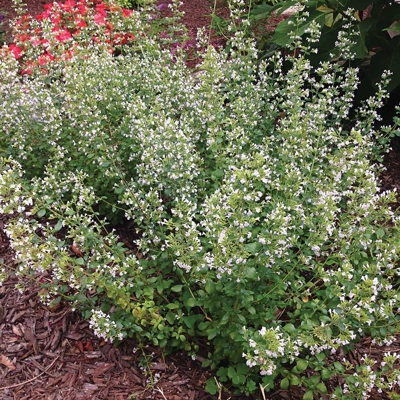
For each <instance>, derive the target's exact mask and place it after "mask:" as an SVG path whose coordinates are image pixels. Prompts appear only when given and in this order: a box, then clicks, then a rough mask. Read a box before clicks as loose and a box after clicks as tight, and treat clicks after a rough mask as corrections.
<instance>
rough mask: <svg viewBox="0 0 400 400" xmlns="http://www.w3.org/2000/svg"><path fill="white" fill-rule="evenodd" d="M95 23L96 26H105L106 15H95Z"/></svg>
mask: <svg viewBox="0 0 400 400" xmlns="http://www.w3.org/2000/svg"><path fill="white" fill-rule="evenodd" d="M93 21H94V23H95V24H96V25H104V24H105V23H106V18H105V15H103V14H101V13H97V14H95V16H94V17H93Z"/></svg>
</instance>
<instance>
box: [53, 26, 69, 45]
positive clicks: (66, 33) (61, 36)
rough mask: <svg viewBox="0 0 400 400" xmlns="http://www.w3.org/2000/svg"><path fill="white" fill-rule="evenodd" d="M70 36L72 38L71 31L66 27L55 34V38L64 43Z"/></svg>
mask: <svg viewBox="0 0 400 400" xmlns="http://www.w3.org/2000/svg"><path fill="white" fill-rule="evenodd" d="M71 38H72V35H71V32H69V31H67V30H66V29H63V30H62V31H61V32H60V33H59V34H58V35H56V39H57V40H59V41H60V42H62V43H65V42H66V41H68V40H69V39H71Z"/></svg>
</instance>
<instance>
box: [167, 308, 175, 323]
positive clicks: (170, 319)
mask: <svg viewBox="0 0 400 400" xmlns="http://www.w3.org/2000/svg"><path fill="white" fill-rule="evenodd" d="M165 319H166V320H167V321H168V322H169V323H170V324H171V325H173V324H174V323H175V322H176V317H175V314H174V313H173V312H171V311H169V312H167V315H166V316H165Z"/></svg>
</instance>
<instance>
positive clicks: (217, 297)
mask: <svg viewBox="0 0 400 400" xmlns="http://www.w3.org/2000/svg"><path fill="white" fill-rule="evenodd" d="M239 3H240V1H239ZM233 12H235V10H233ZM234 16H235V15H234ZM138 18H144V19H146V20H148V16H146V15H145V14H144V15H142V16H140V17H138ZM140 40H141V44H140V46H142V47H141V48H142V49H143V51H142V52H140V53H138V52H137V51H136V49H135V48H130V47H128V48H127V50H126V52H124V53H123V54H120V55H118V56H117V57H115V56H113V55H111V54H109V53H108V52H107V51H104V48H103V46H102V44H96V43H94V44H93V47H92V51H91V52H90V54H89V53H87V54H85V57H71V58H70V59H66V60H65V63H63V64H59V63H52V64H51V65H50V66H49V68H51V69H52V71H53V72H54V74H55V75H57V76H59V78H58V79H57V80H48V79H47V77H46V76H44V75H42V74H37V75H35V76H34V77H32V78H29V79H23V80H22V83H21V79H20V75H19V71H20V70H19V65H18V61H17V60H15V58H14V57H13V56H12V55H11V54H8V56H7V57H4V58H2V59H1V62H0V118H1V120H2V125H1V127H0V143H2V146H3V147H2V153H3V155H4V157H3V158H2V159H1V169H0V170H1V173H0V199H1V200H0V213H4V214H8V216H9V222H8V224H7V227H6V232H7V234H8V236H9V237H10V239H11V243H12V246H13V248H14V250H15V254H16V261H17V263H18V267H17V270H16V271H15V273H16V274H33V275H34V274H35V273H37V272H42V271H48V273H49V274H50V275H51V277H52V281H51V282H50V283H47V284H46V286H44V287H43V290H42V292H41V295H42V297H43V301H45V302H47V303H53V304H54V303H56V302H58V301H62V300H65V301H70V302H71V303H72V304H73V306H74V307H75V308H79V309H80V310H82V312H83V313H84V315H85V316H86V317H87V318H88V319H89V320H90V324H91V326H92V328H93V329H94V330H95V332H96V334H98V335H99V336H100V337H103V338H106V339H108V340H121V339H122V338H125V337H128V336H134V337H136V338H137V340H138V341H139V343H145V342H147V341H151V342H152V343H154V344H155V345H159V346H162V347H165V348H166V350H167V351H173V350H174V349H184V350H186V351H187V352H189V353H191V354H193V355H195V354H197V353H198V352H199V348H200V344H201V343H204V342H206V343H207V344H208V347H207V349H208V351H209V353H208V354H207V355H206V356H207V360H206V361H205V363H204V365H210V366H212V367H213V368H216V369H217V372H216V375H217V378H218V381H219V382H221V383H222V384H224V385H228V382H231V383H232V384H233V385H234V387H236V388H237V390H238V391H240V392H241V393H251V392H254V391H255V390H256V388H257V387H258V386H257V385H260V388H262V389H261V390H262V391H263V392H264V391H269V390H271V389H272V388H273V387H274V386H275V385H276V384H280V385H281V387H282V388H283V389H285V388H287V387H288V386H289V385H302V386H304V387H305V388H306V394H305V397H304V398H306V399H307V398H308V399H310V398H313V396H321V394H322V393H325V392H327V385H326V382H327V381H328V380H329V379H331V378H332V379H333V378H334V377H335V376H336V375H337V374H340V375H343V376H344V377H345V379H346V384H345V385H338V386H337V387H336V388H335V393H334V395H335V396H338V397H339V398H342V399H345V398H346V396H349V395H347V394H346V392H349V393H356V396H357V397H352V398H357V399H358V398H359V399H361V398H365V397H366V396H368V392H369V391H370V390H371V389H372V388H373V387H377V388H379V390H386V391H389V390H392V389H393V390H395V388H396V385H398V382H399V378H400V377H399V376H398V373H397V372H396V368H395V365H396V360H397V356H394V355H389V356H388V357H387V359H385V360H386V361H385V363H386V364H385V365H381V366H380V367H381V370H380V372H374V370H373V369H372V368H371V365H370V364H371V361H370V360H368V359H365V360H364V363H365V365H363V366H360V370H359V371H352V370H350V369H349V366H348V364H346V361H343V362H337V361H335V362H333V361H332V359H331V358H330V355H331V354H332V353H335V352H337V351H338V350H339V349H342V348H343V349H344V351H346V350H347V349H348V347H349V346H350V345H351V343H353V342H354V341H356V340H359V339H360V338H361V337H363V336H365V335H371V336H372V337H373V338H374V340H380V341H386V343H390V341H391V340H393V335H394V334H395V333H396V332H398V326H399V309H400V304H399V303H400V301H399V300H400V298H399V296H398V293H397V290H398V285H399V272H398V260H399V252H400V230H399V217H398V216H397V214H395V213H394V212H393V211H392V210H391V209H390V207H389V204H390V203H391V202H393V201H394V198H395V193H391V192H384V193H383V192H381V191H380V189H379V184H378V173H379V172H380V167H379V166H378V165H377V164H376V163H372V162H371V158H372V157H373V156H374V155H375V154H376V153H377V152H378V151H379V152H381V151H383V150H384V149H383V148H382V147H378V144H379V143H381V142H382V141H381V142H380V141H379V140H376V138H378V139H379V138H383V137H384V135H387V134H390V133H391V131H393V130H394V129H397V126H396V125H394V127H392V128H385V129H384V130H383V131H382V132H381V131H375V130H374V129H373V122H374V120H375V119H376V118H377V117H378V115H377V112H376V110H377V109H378V108H379V107H380V105H381V103H382V101H383V99H384V97H385V91H384V89H383V86H381V87H380V88H379V90H378V95H377V97H374V98H371V99H369V101H368V102H367V103H366V105H365V106H364V107H363V108H362V109H360V110H359V116H360V117H359V118H358V120H357V121H356V122H354V123H353V124H352V127H351V128H350V129H348V130H346V129H344V128H343V126H342V125H343V121H346V118H348V115H349V110H350V108H351V107H352V101H353V95H354V90H355V88H356V86H357V71H356V70H354V69H348V70H347V71H346V72H343V71H342V70H341V68H340V67H339V66H337V65H330V64H328V63H323V64H321V65H320V66H319V67H318V68H316V69H313V68H312V67H311V66H310V63H309V62H308V61H307V59H306V58H305V57H304V55H303V54H302V53H301V52H298V56H296V57H295V56H287V57H286V58H284V57H283V56H280V55H275V56H274V57H273V58H271V59H270V60H268V61H263V62H261V63H259V62H258V61H257V51H256V50H255V47H254V44H253V42H252V41H250V40H248V39H246V37H244V36H243V34H241V33H240V32H236V33H235V35H234V36H233V38H232V43H231V52H230V54H229V55H228V54H226V53H225V52H218V51H216V50H214V49H213V48H211V47H210V48H209V49H208V51H207V53H206V54H205V55H204V59H203V62H202V64H201V66H200V68H199V71H198V72H199V73H196V74H193V71H191V70H190V69H188V68H187V67H186V66H185V62H184V59H183V56H182V54H181V53H179V52H178V53H177V54H176V59H175V60H174V61H175V62H171V54H170V51H169V50H167V49H164V48H163V45H162V44H160V43H159V42H158V41H156V40H154V38H152V37H148V36H145V35H144V36H143V37H141V39H140ZM136 42H137V41H136ZM283 63H286V64H290V65H291V67H290V68H289V71H288V73H287V74H283V73H282V66H283ZM387 79H389V76H388V74H385V75H384V76H383V81H384V82H386V81H387ZM346 125H347V126H350V123H349V122H348V121H346ZM44 216H45V217H46V219H45V220H44V219H43V217H44ZM122 217H124V218H125V219H128V220H131V221H133V225H132V226H133V228H132V229H133V231H134V232H133V235H132V236H134V237H136V239H135V240H134V242H133V243H132V244H131V245H132V246H131V249H127V248H125V247H124V245H123V244H122V243H121V241H120V240H119V237H118V235H117V234H116V232H115V231H114V230H113V229H112V227H111V226H110V224H109V221H110V220H114V219H117V220H119V221H120V220H121V218H122ZM3 272H4V273H6V270H4V271H3ZM223 363H225V365H227V364H228V365H227V366H221V365H223ZM306 370H307V374H304V372H305V371H306ZM207 388H208V390H209V391H210V392H211V393H216V391H217V390H218V387H217V386H216V383H215V381H214V380H212V381H210V382H208V384H207ZM353 388H356V389H355V390H354V391H353V392H351V390H353ZM348 398H349V399H350V397H348Z"/></svg>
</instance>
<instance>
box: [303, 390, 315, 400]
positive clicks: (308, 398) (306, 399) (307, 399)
mask: <svg viewBox="0 0 400 400" xmlns="http://www.w3.org/2000/svg"><path fill="white" fill-rule="evenodd" d="M303 400H314V394H313V391H312V390H307V392H305V393H304V395H303Z"/></svg>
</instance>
